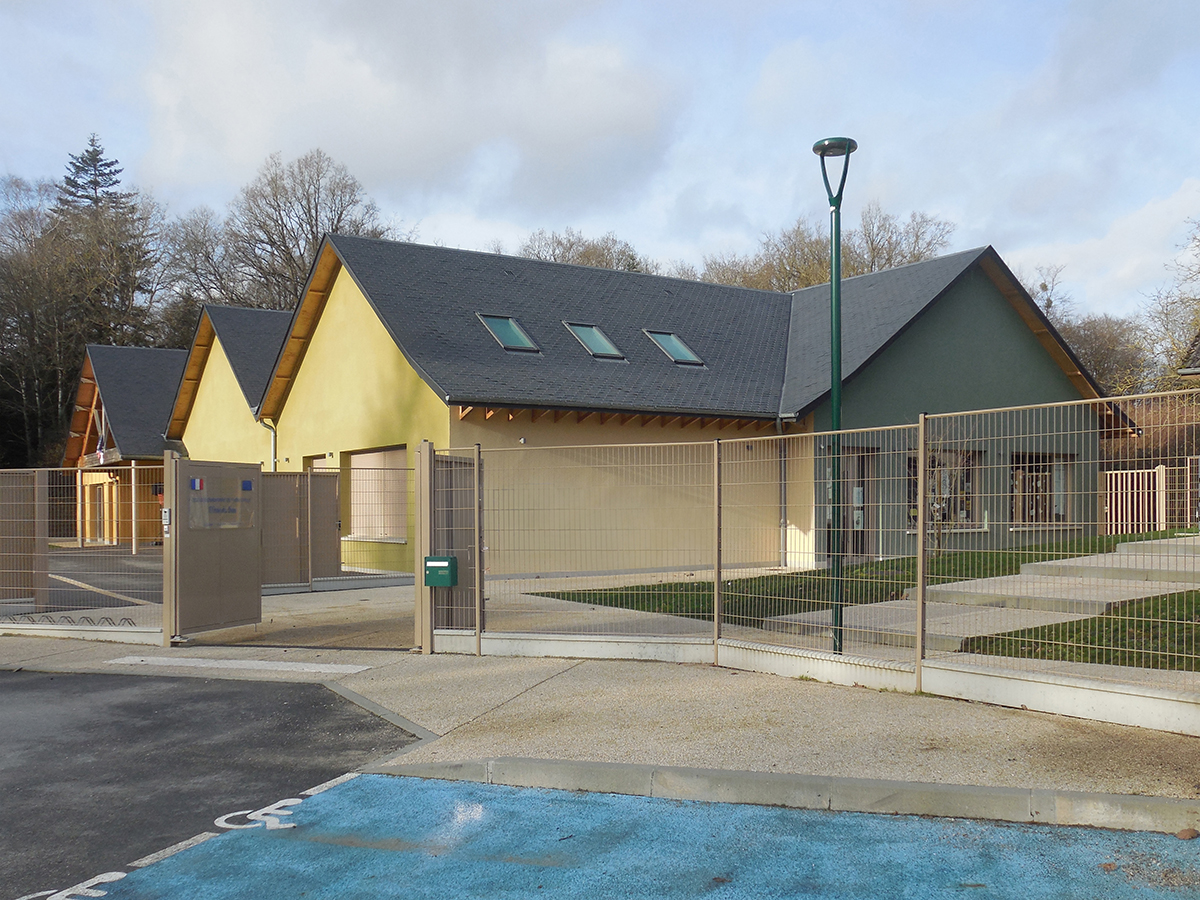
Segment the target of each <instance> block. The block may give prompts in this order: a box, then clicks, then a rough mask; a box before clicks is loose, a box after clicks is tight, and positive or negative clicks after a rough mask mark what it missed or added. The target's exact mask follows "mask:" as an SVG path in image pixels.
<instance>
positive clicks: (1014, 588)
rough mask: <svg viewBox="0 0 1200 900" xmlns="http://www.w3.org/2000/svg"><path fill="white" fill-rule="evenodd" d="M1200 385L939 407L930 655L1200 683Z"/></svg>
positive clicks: (931, 433) (932, 421) (1168, 683)
mask: <svg viewBox="0 0 1200 900" xmlns="http://www.w3.org/2000/svg"><path fill="white" fill-rule="evenodd" d="M1198 404H1200V396H1198V395H1197V393H1196V392H1182V393H1172V394H1158V395H1148V396H1141V397H1130V398H1116V399H1113V400H1106V401H1095V402H1084V403H1071V404H1060V405H1049V406H1040V407H1029V408H1021V409H1005V410H991V411H986V412H978V413H968V414H961V415H953V416H937V417H930V418H929V419H928V426H927V427H928V440H927V444H928V464H929V467H930V468H929V474H930V478H929V480H930V489H929V504H930V509H931V511H932V512H933V513H934V514H933V515H931V520H932V521H931V524H930V533H929V550H928V553H929V572H930V577H929V582H928V584H929V586H928V589H927V609H928V626H927V634H928V637H927V647H928V656H929V657H930V658H938V659H953V660H955V661H957V662H960V663H970V664H974V665H982V666H988V667H1002V668H1006V669H1013V670H1018V671H1025V672H1042V673H1052V674H1059V675H1067V676H1086V677H1089V678H1101V679H1108V680H1114V681H1122V682H1137V683H1142V684H1150V685H1159V686H1163V687H1169V688H1173V689H1177V690H1185V691H1194V690H1196V689H1197V687H1198V685H1197V680H1196V675H1195V672H1196V669H1197V663H1198V660H1200V657H1198V655H1197V649H1198V648H1197V645H1196V634H1197V629H1200V624H1198V623H1200V565H1198V561H1200V537H1197V532H1196V524H1197V502H1198V499H1200V493H1198V491H1200V481H1198V476H1200V470H1198V467H1197V455H1198V454H1200V429H1198V427H1197V426H1198V425H1200V405H1198Z"/></svg>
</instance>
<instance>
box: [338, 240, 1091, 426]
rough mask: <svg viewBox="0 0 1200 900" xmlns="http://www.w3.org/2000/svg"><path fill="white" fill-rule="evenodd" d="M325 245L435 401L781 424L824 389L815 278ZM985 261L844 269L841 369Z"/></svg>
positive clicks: (822, 324) (868, 354) (823, 305)
mask: <svg viewBox="0 0 1200 900" xmlns="http://www.w3.org/2000/svg"><path fill="white" fill-rule="evenodd" d="M326 241H327V242H328V244H329V245H330V246H331V247H332V248H333V250H334V251H335V252H336V254H337V256H338V258H339V259H340V261H341V263H342V265H343V266H345V268H346V270H347V271H348V272H349V274H350V275H351V277H352V278H353V279H354V281H355V282H356V283H357V284H358V286H359V288H360V289H361V290H362V292H363V294H364V295H365V296H366V298H367V300H368V302H369V303H371V304H372V305H373V306H374V308H375V310H376V312H377V313H378V315H379V318H380V320H381V321H382V322H383V324H384V325H385V327H386V328H387V329H388V330H389V332H390V333H391V335H392V338H393V339H394V340H395V342H396V344H397V346H398V347H399V348H400V350H401V352H402V353H403V354H404V356H405V357H406V358H407V359H408V361H409V363H410V364H411V365H412V366H413V368H414V369H415V370H416V371H417V372H418V373H419V374H420V375H421V377H422V378H423V379H424V380H425V381H426V382H427V383H428V384H429V385H430V387H431V388H433V390H434V391H435V392H436V393H437V394H438V395H439V396H440V397H441V398H442V399H443V400H444V401H445V402H446V403H447V404H461V405H477V406H499V407H504V406H508V407H540V408H552V409H581V410H599V411H604V410H614V411H635V412H644V413H652V414H665V413H672V414H692V415H700V416H734V417H748V418H775V417H777V416H778V417H783V418H788V419H790V418H792V417H796V416H803V415H805V414H806V413H807V412H808V411H809V410H811V409H813V408H814V407H815V406H817V405H818V404H819V403H820V402H821V401H822V400H823V399H824V398H825V397H826V396H827V395H828V393H829V285H828V284H824V285H818V286H815V287H811V288H806V289H804V290H800V291H796V292H794V293H791V294H787V293H776V292H772V291H758V290H751V289H748V288H738V287H729V286H725V285H717V284H708V283H705V282H697V281H688V280H681V279H676V278H665V277H660V276H656V275H644V274H640V273H632V272H620V271H613V270H608V269H595V268H589V267H583V266H573V265H563V264H560V263H550V262H544V261H540V260H531V259H523V258H519V257H510V256H502V255H499V254H495V253H480V252H476V251H468V250H455V249H449V248H445V247H429V246H423V245H419V244H411V243H400V242H394V241H383V240H375V239H369V238H358V237H346V236H341V235H329V236H327V237H326ZM985 257H986V258H988V259H990V260H991V261H992V262H994V263H996V264H997V265H998V266H999V267H1000V268H1003V262H1001V261H1000V259H999V256H997V255H996V253H995V251H994V250H993V249H992V248H990V247H982V248H977V249H974V250H967V251H963V252H961V253H954V254H951V255H949V256H944V257H940V258H938V259H934V260H929V261H926V262H921V263H913V264H911V265H908V266H901V267H899V268H895V269H889V270H886V271H883V272H877V273H873V274H870V275H861V276H858V277H855V278H847V279H845V280H844V281H843V283H842V347H843V349H842V371H843V373H844V377H845V378H846V379H847V380H848V379H850V378H852V377H853V375H854V373H855V372H857V371H858V370H859V369H861V368H862V367H863V366H864V365H866V364H867V363H868V362H869V361H870V360H871V359H873V358H874V357H875V356H876V355H877V354H878V353H880V352H881V351H882V350H883V349H884V348H886V347H887V346H888V345H889V344H890V343H891V342H892V341H894V340H895V339H896V338H897V337H898V336H899V335H900V334H902V333H903V332H904V330H905V329H906V328H908V327H909V326H910V325H911V324H912V323H913V322H914V321H915V320H916V319H917V318H918V317H919V316H920V315H921V314H922V313H923V312H924V311H925V310H926V309H928V308H929V307H930V306H931V305H932V304H933V303H934V302H936V300H937V299H938V298H939V297H940V296H941V295H942V294H943V293H944V292H945V291H946V290H947V289H948V288H949V287H950V286H952V285H953V284H954V283H955V282H956V281H957V280H958V279H959V278H961V277H962V276H963V275H964V273H966V272H967V271H969V270H970V269H971V268H972V267H974V266H977V265H980V264H981V262H982V261H983V260H984V259H985ZM1029 305H1030V306H1031V308H1032V309H1033V312H1032V313H1031V315H1033V316H1035V317H1036V318H1037V319H1038V320H1040V321H1042V322H1043V324H1045V323H1044V317H1043V316H1041V315H1040V313H1039V312H1037V310H1036V307H1035V306H1034V305H1033V304H1032V301H1030V302H1029ZM477 314H485V315H487V314H491V315H500V316H513V317H515V318H516V319H517V320H518V321H519V322H520V323H521V325H522V327H523V328H524V329H525V330H526V331H527V332H528V333H529V335H530V336H531V337H532V338H533V340H534V341H535V342H536V343H537V345H538V347H539V349H540V351H541V352H540V353H520V352H512V351H506V350H505V349H504V348H503V347H501V346H500V345H499V344H498V343H497V342H496V340H494V339H493V338H492V336H491V334H490V333H489V332H488V331H487V329H486V328H485V327H484V326H483V325H482V323H481V322H480V321H479V319H478V316H477ZM564 321H568V322H579V323H584V324H591V325H597V326H599V327H600V328H601V329H602V330H603V331H604V332H605V333H606V334H607V335H608V337H609V338H611V339H612V341H613V342H614V343H615V344H616V345H617V347H618V348H620V350H621V351H622V352H623V353H624V354H625V356H626V359H625V360H610V359H596V358H593V357H592V356H591V355H590V354H589V353H588V352H587V351H586V350H585V349H584V348H583V347H582V346H581V345H580V343H579V342H578V341H577V340H576V339H575V337H574V336H573V335H572V334H571V333H570V332H569V331H568V330H567V328H566V327H565V325H564ZM643 329H648V330H661V331H670V332H674V333H676V334H678V335H679V336H680V337H681V338H683V340H684V341H685V342H686V343H687V344H688V345H689V346H690V347H691V348H692V349H693V350H694V351H695V352H696V353H697V354H699V356H700V357H701V358H702V359H703V360H704V363H705V365H704V366H703V367H697V366H681V365H677V364H675V363H673V362H672V361H671V360H670V359H669V358H668V357H667V356H666V355H665V354H664V353H663V352H662V351H661V350H660V349H659V348H658V347H657V346H656V345H655V344H654V343H653V342H652V341H651V340H650V339H649V337H647V336H646V334H645V333H644V332H643ZM1046 329H1049V325H1046ZM1050 330H1051V331H1052V329H1050ZM1056 339H1057V338H1056ZM1060 343H1061V342H1060ZM1065 352H1066V354H1067V355H1068V356H1069V357H1070V351H1069V350H1066V351H1065ZM1070 358H1071V359H1072V360H1073V359H1074V358H1073V357H1070ZM1085 377H1090V376H1085Z"/></svg>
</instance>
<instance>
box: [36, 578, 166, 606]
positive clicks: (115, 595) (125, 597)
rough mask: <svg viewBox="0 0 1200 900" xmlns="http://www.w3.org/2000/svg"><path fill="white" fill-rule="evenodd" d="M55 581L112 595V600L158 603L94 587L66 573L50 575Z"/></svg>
mask: <svg viewBox="0 0 1200 900" xmlns="http://www.w3.org/2000/svg"><path fill="white" fill-rule="evenodd" d="M50 577H51V578H53V579H54V580H55V581H64V582H66V583H67V584H70V585H74V586H75V587H79V588H83V589H84V590H88V591H91V592H92V593H93V594H100V595H102V596H104V597H112V598H113V599H114V600H124V601H125V602H126V603H136V604H137V605H138V606H157V605H158V604H157V603H155V602H153V601H152V600H139V599H138V598H137V597H130V596H128V595H127V594H118V593H117V592H116V591H106V590H105V589H104V588H101V587H96V586H95V585H94V584H88V583H87V582H86V581H76V580H75V579H74V578H68V577H67V576H66V575H51V576H50Z"/></svg>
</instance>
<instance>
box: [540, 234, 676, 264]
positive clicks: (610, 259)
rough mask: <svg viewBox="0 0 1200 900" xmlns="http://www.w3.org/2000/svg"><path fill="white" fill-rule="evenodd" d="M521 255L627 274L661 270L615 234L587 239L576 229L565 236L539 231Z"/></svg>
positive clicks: (652, 261)
mask: <svg viewBox="0 0 1200 900" xmlns="http://www.w3.org/2000/svg"><path fill="white" fill-rule="evenodd" d="M517 255H518V256H524V257H527V258H529V259H542V260H546V261H547V262H560V263H571V264H573V265H577V266H592V267H594V268H598V269H619V270H621V271H624V272H649V273H657V272H658V270H659V268H660V267H659V264H658V263H657V262H655V261H654V260H652V259H650V258H649V257H646V256H642V255H641V254H640V253H638V252H637V250H636V249H634V247H633V245H632V244H630V243H629V242H628V241H623V240H621V239H620V238H619V237H617V236H616V235H615V234H614V233H613V232H611V231H610V232H608V233H607V234H605V235H602V236H601V237H598V238H586V237H584V236H583V234H582V233H581V232H579V231H576V230H575V229H574V228H567V229H565V230H563V231H561V232H558V231H546V230H545V229H542V228H539V229H538V230H537V231H535V232H533V233H532V234H531V235H529V237H527V238H526V239H525V241H524V243H522V244H521V246H520V248H518V250H517Z"/></svg>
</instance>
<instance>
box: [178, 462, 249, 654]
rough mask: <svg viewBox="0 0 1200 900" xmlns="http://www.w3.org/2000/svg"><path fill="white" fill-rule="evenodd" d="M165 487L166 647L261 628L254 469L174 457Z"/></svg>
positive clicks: (232, 464) (246, 466)
mask: <svg viewBox="0 0 1200 900" xmlns="http://www.w3.org/2000/svg"><path fill="white" fill-rule="evenodd" d="M166 487H167V495H166V505H165V515H164V523H165V525H166V527H165V528H164V532H165V545H166V546H165V551H166V554H165V555H166V559H167V566H168V571H167V579H166V584H165V587H166V590H167V598H166V603H165V605H164V610H163V612H164V622H163V626H164V627H163V640H164V642H169V641H170V639H171V638H172V637H175V636H181V635H186V634H195V633H197V632H201V631H210V630H213V629H216V628H229V627H232V626H235V625H251V624H256V623H258V622H261V621H262V509H261V500H260V498H261V496H262V479H261V473H260V472H259V468H258V466H250V465H238V464H234V463H213V462H196V461H193V460H188V459H178V458H173V459H171V460H170V461H169V464H168V468H167V474H166Z"/></svg>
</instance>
